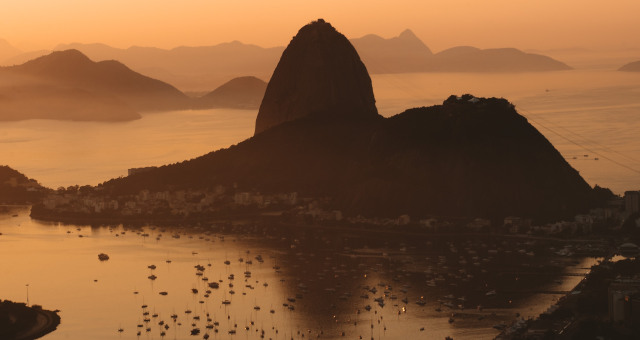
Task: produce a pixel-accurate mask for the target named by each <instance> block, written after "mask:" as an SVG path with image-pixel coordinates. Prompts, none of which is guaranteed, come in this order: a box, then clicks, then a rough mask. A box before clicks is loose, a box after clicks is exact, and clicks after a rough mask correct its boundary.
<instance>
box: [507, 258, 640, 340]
mask: <svg viewBox="0 0 640 340" xmlns="http://www.w3.org/2000/svg"><path fill="white" fill-rule="evenodd" d="M638 268H640V258H638V257H636V258H625V259H622V260H618V261H614V260H613V259H612V257H607V258H605V259H604V260H603V261H602V262H600V263H599V264H597V265H594V266H593V267H592V268H591V270H590V271H589V273H588V274H587V275H586V276H585V278H584V279H583V280H582V281H580V283H578V284H577V285H576V286H575V287H574V288H573V289H572V290H571V291H570V292H568V293H567V294H566V295H565V296H563V297H562V298H561V299H559V300H558V302H557V303H555V304H553V305H551V306H550V307H549V309H548V310H547V311H546V312H545V313H542V314H540V315H539V316H538V317H537V318H535V319H529V320H518V321H515V322H513V323H512V324H511V325H507V326H506V327H505V328H504V329H503V330H502V331H501V333H500V334H499V335H498V336H496V338H495V339H496V340H515V339H532V340H533V339H558V338H560V339H584V338H594V339H595V338H598V337H599V338H602V339H605V338H606V339H635V337H634V336H637V334H638V332H639V331H640V325H637V324H632V325H631V326H629V325H626V326H624V325H621V324H619V323H614V322H613V321H611V308H612V307H611V301H609V300H608V299H609V295H608V290H609V289H610V288H609V287H610V285H611V284H612V283H614V282H615V281H616V280H617V279H618V278H620V277H623V278H624V277H631V276H633V275H636V276H637V273H638Z"/></svg>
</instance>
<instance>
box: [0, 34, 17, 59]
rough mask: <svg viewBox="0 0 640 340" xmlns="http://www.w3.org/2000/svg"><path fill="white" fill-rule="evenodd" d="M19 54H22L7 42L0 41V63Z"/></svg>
mask: <svg viewBox="0 0 640 340" xmlns="http://www.w3.org/2000/svg"><path fill="white" fill-rule="evenodd" d="M20 53H22V51H20V50H19V49H17V48H15V47H14V46H13V45H11V44H10V43H9V42H8V41H6V40H4V39H0V62H2V61H3V60H6V59H9V58H12V57H15V56H16V55H18V54H20Z"/></svg>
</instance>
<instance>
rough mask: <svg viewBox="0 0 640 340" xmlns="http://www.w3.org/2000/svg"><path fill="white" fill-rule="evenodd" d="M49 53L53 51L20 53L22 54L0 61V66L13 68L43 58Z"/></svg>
mask: <svg viewBox="0 0 640 340" xmlns="http://www.w3.org/2000/svg"><path fill="white" fill-rule="evenodd" d="M51 52H53V51H51V50H35V51H28V52H22V53H19V54H16V55H13V56H12V57H10V58H4V59H0V66H15V65H20V64H24V63H26V62H27V61H29V60H32V59H36V58H39V57H42V56H45V55H47V54H50V53H51Z"/></svg>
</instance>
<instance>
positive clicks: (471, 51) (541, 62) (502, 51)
mask: <svg viewBox="0 0 640 340" xmlns="http://www.w3.org/2000/svg"><path fill="white" fill-rule="evenodd" d="M569 69H571V67H569V66H568V65H567V64H565V63H563V62H560V61H557V60H555V59H552V58H550V57H547V56H543V55H539V54H533V53H525V52H522V51H520V50H517V49H515V48H492V49H484V50H483V49H478V48H475V47H471V46H459V47H454V48H450V49H447V50H444V51H442V52H439V53H437V54H435V55H434V56H433V60H432V61H431V63H430V65H429V66H428V70H429V71H437V72H540V71H562V70H569Z"/></svg>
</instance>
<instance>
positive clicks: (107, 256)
mask: <svg viewBox="0 0 640 340" xmlns="http://www.w3.org/2000/svg"><path fill="white" fill-rule="evenodd" d="M98 259H99V260H100V261H106V260H108V259H109V255H107V254H105V253H100V254H98Z"/></svg>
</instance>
